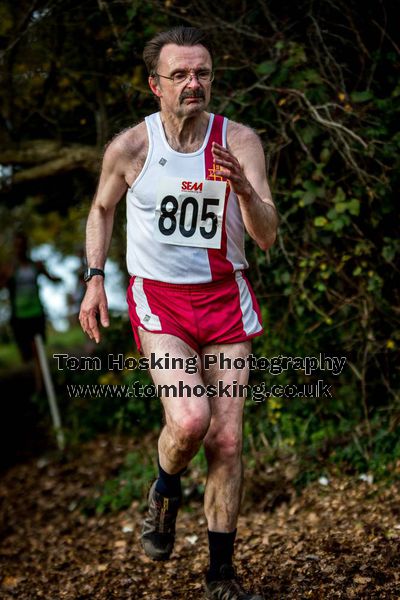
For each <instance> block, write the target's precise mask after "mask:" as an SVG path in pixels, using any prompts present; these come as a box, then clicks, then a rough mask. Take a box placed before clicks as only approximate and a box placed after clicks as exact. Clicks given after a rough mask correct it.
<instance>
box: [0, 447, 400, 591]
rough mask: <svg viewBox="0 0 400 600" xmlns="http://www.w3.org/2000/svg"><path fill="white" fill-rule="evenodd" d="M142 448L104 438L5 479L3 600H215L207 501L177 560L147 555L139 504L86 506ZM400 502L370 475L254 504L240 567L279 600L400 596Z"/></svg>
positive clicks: (196, 509)
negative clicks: (209, 583)
mask: <svg viewBox="0 0 400 600" xmlns="http://www.w3.org/2000/svg"><path fill="white" fill-rule="evenodd" d="M136 443H137V442H136ZM134 447H135V442H133V441H130V440H126V439H123V438H118V439H116V438H107V437H102V438H99V439H97V440H95V441H92V442H90V443H87V444H86V445H84V446H83V447H82V448H81V452H80V454H79V455H75V456H72V457H69V458H67V459H64V460H63V461H60V460H58V459H56V458H53V459H49V458H47V459H39V460H38V459H35V460H31V461H29V462H25V463H24V464H19V465H15V466H13V467H10V468H9V469H8V470H7V471H6V472H5V473H3V476H2V478H1V483H0V536H1V538H0V598H1V599H2V600H11V599H14V598H18V599H19V600H36V599H39V598H40V599H42V598H44V599H46V600H58V599H60V600H61V599H68V600H72V599H74V600H78V599H79V600H97V599H98V600H106V599H111V598H119V599H120V600H123V599H132V600H136V599H139V598H147V599H149V600H164V599H169V598H174V599H182V600H187V599H190V600H195V599H197V598H199V599H200V598H203V592H202V581H203V572H204V570H205V568H206V562H207V546H206V526H205V520H204V515H203V511H202V506H201V503H200V502H199V501H198V500H196V499H193V500H191V501H190V502H188V507H187V509H186V510H183V511H182V512H181V513H180V516H179V520H178V527H177V543H176V548H175V551H174V554H173V556H172V559H171V560H170V561H169V562H167V563H154V562H152V561H151V560H150V559H148V558H147V557H146V556H145V555H144V554H143V552H142V551H141V548H140V545H139V542H138V536H139V531H140V523H141V517H142V515H141V512H140V510H139V508H140V507H139V502H137V501H135V502H134V503H133V504H132V505H131V507H130V508H129V509H128V510H124V511H121V512H119V513H113V514H110V513H108V514H103V515H102V516H96V514H95V513H94V511H92V512H90V511H88V510H86V511H84V510H83V507H84V506H89V505H90V500H91V499H92V498H93V497H94V496H96V494H98V493H99V489H100V488H101V486H102V484H103V483H104V482H105V481H106V480H107V479H109V478H110V477H115V474H116V473H117V471H118V469H119V467H120V466H121V464H122V463H123V460H124V457H125V455H126V454H127V452H130V451H132V450H133V449H134ZM252 487H253V488H254V480H253V482H252ZM399 500H400V486H399V485H397V484H396V485H395V484H392V485H391V486H390V487H388V486H384V485H383V484H380V485H377V484H375V483H372V484H371V483H368V482H367V481H361V480H360V479H358V478H338V479H333V480H331V481H330V482H329V484H328V485H321V483H318V482H315V483H313V484H311V485H309V486H308V487H307V488H306V489H305V490H304V491H303V492H302V494H301V495H298V496H296V495H295V494H291V495H288V496H287V499H286V501H285V502H281V503H280V504H278V505H277V506H276V508H275V509H274V510H272V511H271V510H268V511H262V510H261V508H260V507H261V506H262V505H263V504H262V502H261V503H259V504H257V506H254V505H253V506H252V505H251V503H250V502H249V501H248V500H246V502H245V505H244V511H243V514H242V516H241V517H240V521H239V526H238V538H237V546H236V563H237V567H238V572H239V574H240V576H241V577H242V579H243V581H244V582H246V584H251V586H252V588H253V589H254V590H256V591H257V592H259V593H260V592H261V593H263V594H264V596H265V598H268V599H270V598H273V599H283V598H284V599H285V600H286V599H296V600H297V599H303V598H310V599H321V600H322V599H324V600H325V599H329V598H368V599H379V600H381V599H386V598H387V599H390V600H393V599H396V598H400V570H399V566H400V564H399V563H400V559H399V556H400V552H399V551H400V503H399ZM264 506H265V503H264Z"/></svg>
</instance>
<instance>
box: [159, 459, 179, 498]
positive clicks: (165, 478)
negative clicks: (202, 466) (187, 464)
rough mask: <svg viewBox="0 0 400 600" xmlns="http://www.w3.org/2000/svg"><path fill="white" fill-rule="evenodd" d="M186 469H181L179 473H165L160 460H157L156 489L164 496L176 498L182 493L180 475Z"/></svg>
mask: <svg viewBox="0 0 400 600" xmlns="http://www.w3.org/2000/svg"><path fill="white" fill-rule="evenodd" d="M185 470H186V469H182V471H179V473H174V474H173V475H171V474H170V473H166V472H165V471H164V469H163V468H162V466H161V465H160V461H158V479H157V483H156V491H157V492H158V493H159V494H162V495H163V496H165V498H176V497H177V496H181V495H182V488H181V475H182V473H183V472H184V471H185Z"/></svg>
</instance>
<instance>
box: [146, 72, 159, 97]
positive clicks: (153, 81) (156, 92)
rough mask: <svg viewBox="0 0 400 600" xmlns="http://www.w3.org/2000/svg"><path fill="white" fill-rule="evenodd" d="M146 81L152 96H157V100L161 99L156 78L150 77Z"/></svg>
mask: <svg viewBox="0 0 400 600" xmlns="http://www.w3.org/2000/svg"><path fill="white" fill-rule="evenodd" d="M148 81H149V86H150V89H151V91H152V92H153V94H154V95H155V96H157V98H161V90H160V87H159V82H158V78H157V77H152V76H151V75H150V76H149V80H148Z"/></svg>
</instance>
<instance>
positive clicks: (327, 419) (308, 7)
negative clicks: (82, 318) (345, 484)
mask: <svg viewBox="0 0 400 600" xmlns="http://www.w3.org/2000/svg"><path fill="white" fill-rule="evenodd" d="M395 7H396V3H395V2H381V1H378V0H371V2H368V3H367V4H366V5H363V6H362V8H361V5H360V3H358V2H355V1H350V2H349V1H344V0H337V1H336V2H334V3H333V2H330V1H323V2H321V1H320V2H319V1H314V0H305V1H300V2H296V3H291V2H287V1H285V0H284V1H282V0H280V1H279V2H278V1H274V0H271V1H268V2H267V0H257V1H256V2H252V3H250V2H243V1H242V0H241V1H240V2H239V1H236V0H233V1H232V2H230V3H229V9H228V8H227V6H226V5H224V4H218V3H217V4H216V5H215V4H214V3H211V2H210V0H198V1H197V2H188V1H186V2H184V1H181V0H164V1H160V0H149V1H147V2H140V1H137V0H129V1H128V0H118V1H108V2H107V1H104V0H85V1H83V2H82V1H80V2H77V1H73V0H63V1H53V0H49V1H44V0H34V1H31V0H30V1H29V2H28V1H24V0H21V1H19V2H12V1H11V0H10V1H9V0H2V2H1V4H0V48H1V49H0V65H1V68H0V86H1V90H2V93H1V98H0V187H1V191H0V220H1V228H0V243H1V248H0V262H1V264H2V265H7V264H11V263H12V261H13V244H12V240H13V235H14V233H15V231H16V230H19V229H22V230H24V231H25V232H26V234H27V235H28V238H29V242H30V252H31V257H32V258H33V259H35V260H42V261H44V263H45V265H46V268H47V270H48V271H49V273H51V274H52V275H54V276H57V277H59V278H61V280H62V281H61V282H59V283H54V282H51V281H48V279H46V278H45V277H44V276H40V278H39V285H40V293H41V296H42V300H43V303H44V306H45V310H46V313H47V317H48V318H47V342H46V349H47V353H48V356H49V362H50V367H51V371H52V373H53V378H54V383H55V387H56V393H57V397H58V401H59V403H60V407H61V413H62V419H63V425H64V427H65V432H66V436H67V439H68V443H70V444H73V443H77V444H79V443H80V442H81V441H82V440H84V439H88V438H90V437H91V436H94V435H96V434H97V433H99V432H105V431H106V432H107V431H119V432H126V433H128V434H129V435H131V434H132V432H135V431H140V432H143V431H148V430H149V431H151V430H152V429H155V428H157V427H158V424H159V416H160V415H159V407H158V403H157V401H156V400H155V399H154V401H153V402H148V403H147V404H146V405H144V404H143V402H142V401H138V400H133V399H114V400H112V401H110V400H107V401H105V400H104V399H97V400H96V401H90V400H89V399H87V398H70V397H69V396H68V393H67V391H66V385H67V384H70V383H87V382H88V383H107V382H113V383H116V384H123V383H126V382H127V381H129V380H130V379H131V378H132V373H131V372H110V371H108V370H107V369H104V371H100V372H98V371H96V372H85V373H83V372H82V373H80V372H65V371H63V372H60V371H57V370H56V368H55V366H56V365H55V361H54V360H53V358H52V355H53V353H54V352H56V351H57V352H59V351H63V352H66V353H69V354H71V355H79V354H80V353H81V354H83V355H88V354H93V355H96V356H102V355H104V356H106V355H107V354H108V353H110V352H115V353H117V352H123V353H125V354H132V353H134V352H135V349H134V345H133V339H132V335H131V330H130V325H129V322H128V320H127V314H126V309H125V289H126V284H127V274H126V268H125V225H124V221H125V207H124V202H123V201H122V202H121V203H120V205H119V208H118V212H117V217H116V222H115V226H114V235H113V241H112V247H111V250H110V260H109V262H108V265H107V277H106V282H107V290H108V293H109V299H110V307H111V309H112V314H113V316H112V325H111V328H110V330H108V331H107V332H106V333H105V335H104V337H103V342H102V344H101V346H100V347H96V348H94V347H93V345H91V344H90V343H89V342H88V340H87V339H85V338H84V336H83V334H82V333H81V332H80V329H79V327H78V324H77V319H76V315H77V310H78V306H79V303H78V304H77V301H76V298H79V293H80V292H79V290H80V286H81V285H82V282H81V281H80V280H79V274H80V273H81V272H82V269H83V248H84V232H85V220H86V216H87V213H88V210H89V207H90V203H91V199H92V197H93V194H94V192H95V189H96V182H97V177H98V174H99V170H100V166H101V157H102V152H103V150H104V146H105V144H106V143H107V140H109V139H110V138H112V137H113V136H114V135H116V134H117V133H118V132H120V131H121V130H122V129H124V128H126V127H131V126H132V125H134V124H136V123H138V122H139V121H141V120H142V119H143V118H144V116H145V115H147V114H149V113H150V112H154V111H155V110H157V107H156V105H155V103H154V101H153V99H152V97H151V94H150V92H149V89H148V86H147V75H146V72H145V69H144V65H143V62H142V59H141V53H142V50H143V46H144V44H145V42H146V41H147V40H148V39H149V38H151V37H152V36H153V35H154V34H156V33H157V32H158V31H161V30H164V29H166V28H169V27H171V26H174V25H177V24H184V25H190V26H199V27H203V28H205V29H207V31H208V32H209V33H210V36H211V39H212V41H213V44H214V47H215V61H214V66H215V73H216V76H215V81H214V83H213V100H212V106H211V110H212V111H213V112H216V113H222V114H225V115H226V116H228V117H229V118H231V119H233V120H237V121H240V122H243V123H246V124H248V125H250V126H251V127H253V128H254V129H255V130H256V131H257V132H258V134H259V135H260V137H261V139H262V142H263V144H264V148H265V154H266V161H267V167H268V176H269V181H270V185H271V189H272V192H273V196H274V199H275V202H276V205H277V207H278V210H279V213H280V217H281V227H280V231H279V236H278V239H277V242H276V244H275V246H274V247H273V248H272V249H271V250H270V251H269V252H268V253H267V254H265V253H263V252H261V251H260V250H259V249H258V248H256V247H255V246H254V244H253V243H251V242H250V241H248V244H247V253H248V259H249V262H250V270H249V274H250V278H251V280H252V282H253V285H254V288H255V291H256V294H257V296H258V298H259V300H260V303H261V306H262V311H263V316H264V319H265V328H266V334H265V335H264V336H263V337H262V338H261V339H260V338H258V339H257V340H256V341H255V345H254V353H255V354H257V355H258V356H266V357H272V356H279V355H285V356H301V357H304V356H319V354H320V353H324V354H325V355H328V356H345V357H346V359H347V361H346V366H345V368H344V370H343V372H342V373H341V374H340V375H339V376H336V377H334V376H332V375H331V374H329V373H327V372H324V373H315V374H314V375H313V376H309V377H307V376H305V375H304V373H303V372H302V371H293V370H289V371H287V372H284V373H282V374H281V375H277V376H271V375H269V374H266V373H265V372H261V371H255V372H254V373H253V374H252V383H260V382H266V384H267V385H271V384H273V383H280V384H283V385H285V384H287V383H290V384H302V383H307V382H313V381H317V380H318V379H321V378H323V379H324V381H325V383H327V384H329V385H332V387H333V394H332V398H317V397H316V398H308V399H304V398H300V399H295V398H292V399H288V398H272V399H270V400H269V401H265V402H261V403H254V402H253V401H252V400H251V398H249V400H248V408H247V410H246V424H245V433H246V436H245V440H246V442H245V443H246V452H247V453H248V456H249V461H250V463H251V464H252V465H253V467H254V468H256V467H257V465H261V467H263V468H264V466H265V464H267V463H268V464H271V465H279V464H282V462H283V464H286V463H287V462H289V463H290V464H291V465H292V466H293V468H292V470H290V472H289V471H288V472H287V474H286V476H287V477H289V478H290V479H291V480H292V481H294V482H295V483H296V484H298V485H302V484H304V483H306V482H308V481H310V480H313V479H316V478H317V477H319V476H320V475H321V472H325V471H329V470H331V469H332V470H335V469H337V470H339V471H340V472H346V473H347V472H349V473H361V474H362V473H367V472H371V473H374V476H376V477H389V478H390V477H397V476H398V475H399V469H400V467H399V464H400V463H399V461H400V442H399V440H400V435H399V434H400V405H399V392H398V382H399V371H398V369H399V362H398V347H399V343H400V331H399V327H398V325H399V290H398V281H399V261H398V257H399V251H400V241H399V231H398V207H397V201H396V198H398V189H399V166H400V165H399V155H400V152H399V151H400V133H399V130H398V123H399V122H400V115H399V110H400V102H399V100H400V84H399V81H400V79H399V65H400V56H399V54H400V50H399V40H398V36H397V22H396V19H395V18H394V15H395V12H394V9H395ZM0 294H1V295H0V341H1V349H0V374H1V389H2V404H1V410H2V416H1V420H2V423H3V425H2V427H3V433H4V431H5V430H7V436H6V437H4V435H3V438H2V439H3V442H2V443H3V445H4V446H5V447H4V449H3V450H4V451H3V452H2V455H3V460H4V461H5V463H7V464H9V463H10V462H12V461H13V460H16V459H17V458H18V457H21V456H25V455H26V454H28V455H29V453H30V452H32V451H34V450H33V449H34V448H36V447H37V446H35V444H36V442H38V439H37V437H36V438H35V436H34V435H33V436H31V435H30V433H29V432H30V428H31V427H32V424H33V423H39V422H40V424H41V427H42V429H41V430H40V432H41V433H40V436H39V439H40V442H38V444H39V446H40V448H42V447H43V445H44V446H46V444H50V445H51V444H52V443H53V442H52V437H51V435H49V437H46V434H45V433H44V432H46V431H48V430H49V429H51V424H50V421H49V416H48V410H47V404H46V402H47V401H46V398H45V396H44V395H43V394H42V395H40V394H39V397H36V398H35V399H34V400H32V399H31V396H32V394H33V391H34V390H33V387H32V386H33V384H32V368H31V366H30V365H29V364H27V363H24V362H23V361H21V359H20V357H19V354H18V351H17V348H16V345H15V341H14V339H13V335H12V331H11V329H10V325H9V315H10V299H9V293H8V290H7V288H6V287H4V288H3V289H2V290H1V291H0ZM135 377H142V378H143V380H144V381H145V380H146V377H147V376H146V375H145V374H138V373H135ZM16 386H17V387H16ZM17 389H18V390H22V393H21V398H22V399H21V400H19V399H18V400H17V396H18V393H17V392H16V390H17ZM18 403H20V404H18ZM22 405H24V408H23V409H22V408H21V407H22ZM25 405H26V406H25ZM25 413H26V414H27V415H28V416H27V418H26V422H25V425H24V427H25V429H22V431H23V432H24V433H23V435H22V434H21V435H20V434H18V431H20V429H21V427H22V425H21V424H22V422H23V418H22V415H23V414H25ZM135 428H136V429H135ZM4 440H6V441H4ZM35 440H36V441H35ZM22 450H24V452H25V454H24V452H22ZM21 453H22V454H21ZM7 456H8V458H7ZM288 473H289V474H288Z"/></svg>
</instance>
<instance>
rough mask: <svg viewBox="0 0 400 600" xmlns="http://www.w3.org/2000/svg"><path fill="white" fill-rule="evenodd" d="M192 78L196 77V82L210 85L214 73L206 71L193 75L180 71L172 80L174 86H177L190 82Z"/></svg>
mask: <svg viewBox="0 0 400 600" xmlns="http://www.w3.org/2000/svg"><path fill="white" fill-rule="evenodd" d="M193 77H196V79H197V81H199V82H200V83H210V82H211V81H212V80H213V79H214V73H213V72H212V71H209V70H208V69H204V70H201V71H197V72H195V73H194V72H191V71H182V72H179V73H174V75H173V76H172V80H173V82H174V84H175V85H179V84H181V83H184V82H186V81H190V80H191V79H193Z"/></svg>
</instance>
